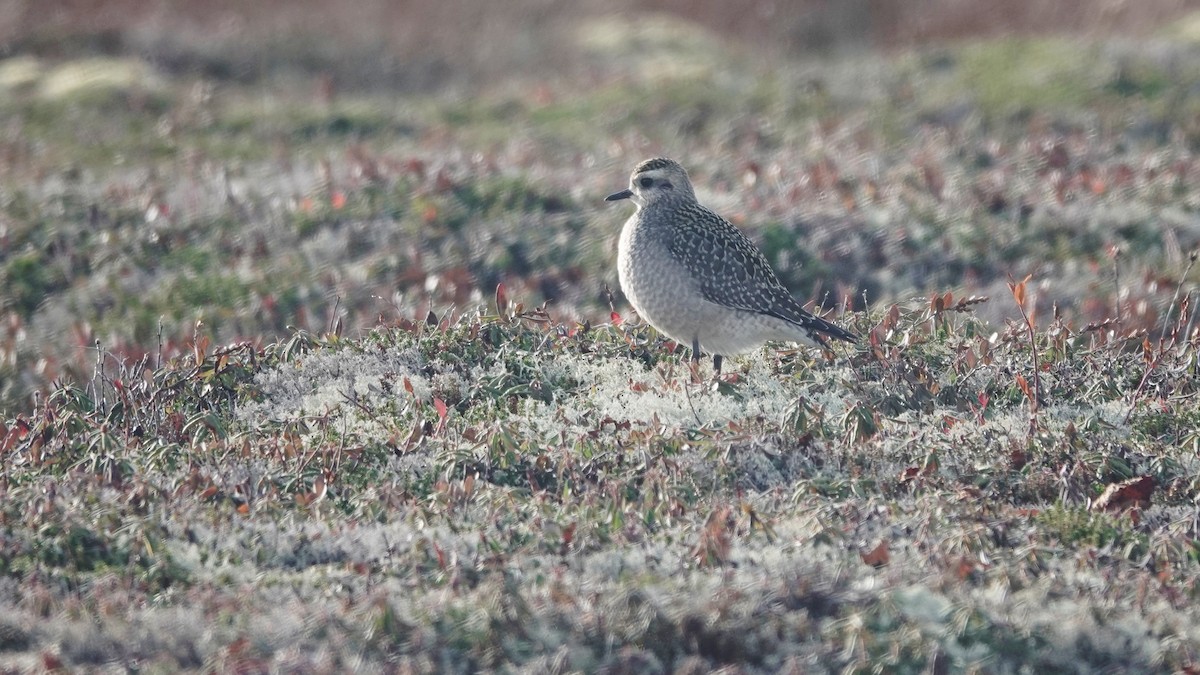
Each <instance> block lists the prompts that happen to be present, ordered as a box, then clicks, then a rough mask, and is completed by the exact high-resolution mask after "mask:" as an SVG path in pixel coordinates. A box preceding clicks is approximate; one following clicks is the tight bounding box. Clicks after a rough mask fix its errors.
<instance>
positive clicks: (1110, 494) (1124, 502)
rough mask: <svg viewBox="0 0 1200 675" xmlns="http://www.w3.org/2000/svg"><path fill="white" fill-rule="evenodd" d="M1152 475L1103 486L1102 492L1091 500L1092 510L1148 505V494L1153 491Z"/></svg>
mask: <svg viewBox="0 0 1200 675" xmlns="http://www.w3.org/2000/svg"><path fill="white" fill-rule="evenodd" d="M1154 488H1155V482H1154V477H1153V476H1141V477H1139V478H1130V479H1129V480H1127V481H1122V482H1120V483H1113V484H1112V485H1109V486H1108V487H1107V488H1105V490H1104V493H1103V494H1101V495H1100V497H1099V498H1098V499H1096V501H1094V502H1092V510H1093V511H1122V510H1124V509H1127V508H1130V507H1135V506H1142V507H1144V506H1149V505H1150V495H1151V494H1153V493H1154Z"/></svg>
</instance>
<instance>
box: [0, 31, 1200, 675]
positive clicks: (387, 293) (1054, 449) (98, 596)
mask: <svg viewBox="0 0 1200 675" xmlns="http://www.w3.org/2000/svg"><path fill="white" fill-rule="evenodd" d="M649 25H651V27H653V24H649ZM601 28H603V26H601ZM588 34H591V35H595V34H598V33H594V32H593V33H588ZM697 36H699V37H697ZM685 38H686V39H685ZM697 40H699V43H700V44H702V45H704V44H710V45H713V50H716V51H719V53H718V56H719V57H720V58H706V59H695V58H689V59H683V60H684V61H687V62H688V63H690V64H691V65H692V66H694V67H691V68H683V69H675V68H670V67H666V66H665V65H664V64H669V63H671V59H672V58H676V59H679V58H681V56H680V54H675V53H674V52H672V49H677V50H681V51H680V53H681V54H683V55H685V56H686V55H693V56H694V54H695V48H696V41H697ZM719 44H720V43H717V42H715V38H713V37H712V36H711V35H709V34H707V33H703V32H699V31H698V32H697V33H695V34H694V35H691V36H690V37H689V36H683V37H679V36H676V37H675V38H672V40H668V41H665V42H656V41H654V40H650V41H648V42H647V41H642V42H638V43H636V44H632V45H622V46H621V48H620V53H619V54H615V55H614V54H611V53H607V52H604V49H605V47H604V45H605V43H604V42H603V41H602V40H600V41H596V40H593V41H591V42H587V43H586V44H585V45H584V47H586V49H584V51H585V52H587V55H586V56H585V57H581V58H584V62H585V63H587V64H590V65H589V68H590V70H587V72H590V73H591V75H590V77H591V78H592V79H590V80H589V79H586V78H585V79H583V80H580V81H563V80H554V81H551V82H549V83H545V82H542V83H532V82H522V81H519V80H514V81H510V82H506V83H503V84H497V85H496V86H494V87H491V88H489V89H487V90H486V91H482V92H475V95H472V96H464V95H462V93H461V92H454V91H441V92H433V93H413V92H411V91H407V92H403V93H396V92H394V91H389V90H386V89H381V90H372V89H369V88H367V89H354V90H350V91H346V92H330V91H326V90H325V88H324V87H323V86H321V83H322V82H323V80H322V79H321V78H319V77H316V78H314V79H315V81H316V85H314V84H313V82H308V81H306V82H303V84H302V85H299V84H297V82H296V80H294V79H282V80H280V81H278V82H272V81H270V80H266V81H257V82H254V83H247V82H245V81H243V80H240V79H237V78H233V77H229V78H222V77H220V76H215V75H213V74H211V73H209V74H208V75H204V76H202V75H198V74H190V75H189V74H181V73H175V72H156V71H155V70H154V69H152V68H149V67H148V66H146V65H145V64H142V63H141V62H139V61H137V60H136V59H135V60H133V62H130V61H127V60H123V59H120V58H111V59H99V60H97V59H90V60H88V61H87V62H86V63H83V64H71V63H70V62H68V63H53V62H45V63H43V62H40V61H30V60H29V59H25V58H23V57H22V58H19V59H18V58H14V59H9V60H7V61H3V62H0V86H4V87H7V88H8V89H7V91H6V94H7V95H6V96H4V97H2V98H0V112H2V113H3V115H4V117H5V119H6V120H7V131H6V132H5V135H4V136H3V137H2V138H0V237H3V240H4V248H3V249H2V250H0V280H2V286H0V287H2V288H3V289H4V290H3V292H2V293H0V312H3V318H4V320H3V323H2V325H0V401H2V402H3V406H4V410H5V411H6V413H5V415H4V417H5V421H4V423H3V425H4V426H3V428H2V429H0V457H2V458H3V466H4V469H3V474H0V575H2V576H0V610H2V611H0V667H3V668H13V669H25V668H36V667H45V668H51V667H54V666H55V665H57V664H61V665H63V666H64V667H67V668H81V669H86V668H101V667H112V666H117V667H126V668H134V667H136V668H139V669H145V670H152V671H163V672H174V671H177V670H183V669H187V670H218V671H224V670H240V671H243V672H249V671H255V670H262V669H277V670H286V671H312V672H341V671H344V670H346V669H349V668H358V669H363V670H388V669H397V670H403V669H405V668H408V669H412V670H417V671H435V670H440V671H477V670H485V669H491V670H520V669H526V670H535V671H553V672H567V671H584V672H591V671H598V670H608V671H609V672H659V671H675V672H700V671H707V670H711V669H715V668H720V667H734V668H740V669H742V670H744V671H748V672H780V671H785V670H788V669H791V670H792V671H794V672H812V671H820V670H862V671H867V670H871V669H873V668H882V669H884V670H889V671H898V672H899V671H903V672H916V671H921V670H925V669H932V670H934V671H935V672H936V671H940V670H943V669H946V668H950V669H954V670H958V669H963V670H970V669H978V670H987V671H993V672H1010V671H1018V670H1020V669H1021V668H1031V669H1033V670H1035V671H1038V672H1052V671H1077V672H1078V671H1089V670H1101V669H1110V670H1120V669H1128V670H1131V671H1148V670H1171V669H1175V670H1183V669H1187V668H1195V667H1196V652H1197V649H1200V634H1198V633H1197V629H1196V626H1197V625H1200V620H1198V619H1200V617H1197V616H1196V610H1195V609H1194V608H1195V606H1196V604H1197V603H1196V600H1197V597H1196V596H1197V592H1198V591H1197V579H1198V578H1200V548H1198V547H1197V543H1196V542H1197V494H1198V493H1200V492H1198V488H1200V485H1198V483H1197V478H1196V476H1197V474H1198V468H1200V467H1197V452H1198V447H1200V432H1197V431H1196V429H1197V427H1198V425H1200V408H1197V405H1196V400H1197V397H1196V393H1197V392H1196V386H1197V384H1196V383H1197V381H1198V380H1197V372H1196V369H1197V351H1196V350H1197V342H1196V339H1197V338H1196V335H1197V332H1196V326H1195V322H1194V317H1195V311H1194V300H1193V292H1194V289H1195V285H1196V281H1197V274H1200V272H1198V271H1197V269H1196V267H1195V266H1194V265H1193V264H1192V263H1193V262H1194V260H1193V259H1192V257H1191V255H1190V254H1191V252H1192V251H1194V250H1196V247H1197V245H1198V243H1200V220H1198V219H1197V216H1196V213H1197V210H1198V209H1200V193H1198V192H1197V189H1196V180H1195V178H1196V171H1197V168H1196V161H1197V160H1196V150H1197V147H1200V129H1198V128H1197V127H1196V126H1195V119H1196V117H1195V114H1194V112H1195V110H1196V109H1197V105H1198V103H1197V101H1198V100H1200V99H1197V97H1196V92H1197V91H1200V88H1198V87H1196V86H1195V85H1196V83H1197V82H1200V68H1194V67H1193V66H1192V65H1191V64H1192V63H1193V62H1194V61H1195V59H1194V56H1195V50H1196V48H1195V47H1194V46H1193V45H1192V44H1191V43H1188V42H1187V41H1185V40H1184V39H1182V38H1179V37H1178V36H1175V37H1171V36H1166V37H1162V38H1157V39H1156V40H1155V41H1154V42H1153V47H1154V48H1153V49H1145V48H1143V45H1141V44H1139V45H1123V44H1121V43H1119V42H1111V41H1108V42H1101V41H1091V42H1087V41H1080V40H1076V39H1068V38H1048V37H1043V38H1037V39H1027V38H1013V39H1005V40H997V41H991V42H986V43H976V44H970V45H959V46H944V47H938V48H931V49H928V50H921V51H916V52H906V53H905V54H902V55H900V56H894V57H883V56H871V55H848V56H846V57H844V58H841V59H833V60H803V59H801V60H794V61H787V62H786V64H785V65H786V67H778V65H779V64H775V65H776V67H772V68H764V67H763V66H762V65H761V63H759V62H758V61H756V59H755V58H753V55H752V53H750V54H748V53H747V50H745V49H742V50H736V49H729V48H727V47H724V46H722V47H718V45H719ZM646 45H650V47H647V46H646ZM663 45H666V47H665V48H663ZM671 45H675V47H671ZM651 47H653V49H654V50H656V51H654V53H652V54H648V55H647V54H645V53H642V52H640V51H638V50H641V49H649V48H651ZM663 49H665V51H663ZM596 50H600V51H599V52H597V51H596ZM673 54H674V56H672V55H673ZM642 57H645V58H642ZM651 57H652V58H651ZM789 58H790V57H789ZM623 59H633V63H635V64H637V65H638V66H639V67H638V68H633V67H632V66H630V65H629V64H628V63H626V61H624V60H623ZM614 64H615V65H614ZM647 64H652V65H656V67H655V68H650V69H646V68H644V67H643V66H646V65H647ZM84 66H86V68H84ZM6 68H7V69H6ZM71 68H74V70H71ZM697 68H698V70H697ZM81 69H82V70H86V72H88V73H92V75H91V76H89V78H85V79H88V81H89V82H90V85H91V86H89V87H72V86H68V85H71V84H72V82H76V81H78V79H79V77H80V76H79V72H82V70H81ZM97 69H101V70H103V72H104V73H105V74H104V76H100V75H97V74H96V73H97V72H98V71H97ZM585 70H586V69H585ZM72 73H74V75H72ZM72 78H75V79H74V80H73V79H72ZM47 82H53V83H55V85H54V86H53V87H50V86H49V85H48V84H46V83H47ZM313 92H316V93H313ZM659 154H666V155H672V156H675V157H676V158H678V159H680V160H681V161H683V162H684V163H685V164H686V165H687V166H688V167H689V169H691V172H692V175H693V178H694V180H695V182H696V184H697V188H698V190H699V192H700V196H701V199H702V200H704V201H705V202H706V203H708V204H710V205H712V206H713V207H714V208H716V209H717V210H718V211H720V212H722V213H724V214H726V215H727V216H729V217H730V218H731V219H732V220H734V221H735V222H736V223H737V224H738V225H739V226H741V227H743V228H744V229H745V230H746V231H747V232H748V233H749V234H750V235H751V236H752V237H753V238H755V240H756V241H757V242H759V243H760V244H761V245H762V247H763V249H764V251H765V252H766V253H767V254H768V256H769V258H770V259H771V261H772V263H773V264H774V265H775V266H776V267H777V269H778V270H779V271H780V274H781V278H782V279H783V280H784V282H785V283H786V284H787V285H789V287H791V288H792V289H793V290H794V291H795V292H796V293H797V295H799V296H800V297H802V298H806V299H807V300H809V301H810V302H811V305H810V306H812V307H814V308H815V309H821V310H824V311H830V312H833V315H834V318H835V319H836V320H837V321H839V322H841V323H844V324H846V325H847V326H849V327H851V328H852V329H854V330H856V331H857V332H859V333H860V334H861V335H863V338H864V339H863V341H862V342H861V343H859V344H858V345H856V346H852V347H851V346H842V347H838V348H836V349H835V350H834V351H833V352H830V353H824V352H821V351H819V350H811V349H790V348H787V347H786V346H781V345H775V346H772V347H769V348H767V349H764V350H761V351H759V352H756V353H754V354H751V355H747V356H744V357H741V358H739V359H735V360H732V361H729V362H728V363H729V365H728V366H727V373H726V375H725V376H724V377H723V378H722V379H721V380H720V381H719V382H714V381H712V380H711V379H709V376H710V375H711V373H710V372H709V371H708V369H707V366H705V367H702V368H701V371H700V373H699V377H698V378H697V377H696V376H695V375H694V374H693V373H692V372H691V371H690V369H689V365H688V361H687V353H686V350H685V349H677V348H673V347H674V346H673V345H670V344H669V343H666V342H664V341H662V340H661V339H660V338H659V337H658V336H657V335H655V334H654V332H653V331H652V330H650V329H648V328H646V327H645V326H642V325H640V324H639V323H638V322H637V321H636V318H635V317H633V316H630V315H629V313H628V312H627V310H626V309H625V305H624V302H623V300H622V298H621V297H620V295H619V292H616V286H617V284H616V274H615V270H614V265H613V257H614V250H615V237H616V232H617V230H618V227H619V224H620V222H621V220H622V219H623V218H624V217H625V216H626V213H625V212H620V211H619V210H617V209H613V208H612V207H611V206H610V205H605V204H603V202H602V201H601V200H602V198H603V196H604V195H605V194H608V193H610V192H612V191H614V190H616V189H618V188H620V187H622V186H623V184H624V182H625V180H626V174H627V171H628V170H629V168H630V167H631V166H632V165H633V164H634V163H635V162H636V161H638V160H640V159H642V158H644V157H647V156H652V155H659ZM1027 274H1032V275H1033V277H1032V278H1031V279H1030V280H1029V281H1028V282H1027V283H1024V284H1021V285H1020V286H1017V287H1016V288H1019V289H1020V293H1018V295H1021V296H1022V297H1021V300H1022V302H1020V303H1018V302H1017V299H1016V298H1015V297H1014V294H1013V293H1012V292H1010V289H1009V286H1008V284H1009V283H1015V280H1016V279H1023V278H1025V277H1026V275H1027ZM498 286H500V287H502V288H503V289H504V290H503V292H502V293H500V294H497V293H496V289H497V287H498ZM610 288H611V289H612V290H613V291H614V293H609V289H610ZM949 291H952V293H951V294H950V295H947V292H949ZM985 295H986V296H989V297H990V299H988V300H986V301H983V300H980V299H979V298H978V297H974V298H972V297H971V296H985ZM539 307H540V308H543V309H535V308H539ZM1022 310H1023V311H1024V312H1026V313H1027V314H1028V315H1029V316H1030V320H1031V322H1032V324H1033V326H1034V328H1035V330H1034V331H1033V332H1032V333H1031V332H1029V331H1028V330H1027V328H1026V324H1025V320H1024V319H1023V318H1022ZM1035 357H1036V358H1035ZM34 391H40V392H42V393H41V394H40V395H39V396H38V397H37V399H36V405H35V404H34V398H33V396H32V395H31V394H32V392H34ZM1113 486H1116V487H1113Z"/></svg>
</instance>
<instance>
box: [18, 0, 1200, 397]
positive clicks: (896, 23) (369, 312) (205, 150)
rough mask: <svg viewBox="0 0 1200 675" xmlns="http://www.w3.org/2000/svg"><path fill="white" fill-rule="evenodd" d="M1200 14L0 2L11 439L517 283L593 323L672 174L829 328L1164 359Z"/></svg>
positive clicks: (973, 0)
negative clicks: (862, 323) (1102, 344)
mask: <svg viewBox="0 0 1200 675" xmlns="http://www.w3.org/2000/svg"><path fill="white" fill-rule="evenodd" d="M1197 10H1200V2H1192V1H1188V2H1185V1H1182V0H1141V1H1139V2H1122V1H1119V0H1117V1H1108V2H1083V1H1079V0H1076V1H1064V2H1053V1H1050V0H1019V1H1012V2H1004V3H998V2H985V1H982V0H921V1H910V2H900V1H899V0H896V1H891V2H889V1H881V0H846V1H841V2H834V1H825V2H822V1H817V0H792V1H784V0H779V1H775V2H768V1H747V2H728V1H716V0H712V1H709V0H699V1H687V0H673V1H672V0H663V1H655V0H640V1H639V2H599V1H598V0H597V1H590V0H585V1H581V2H556V1H552V0H511V1H509V2H504V3H477V2H468V1H466V0H437V1H434V0H410V1H402V2H383V1H382V0H365V1H359V2H316V1H303V0H297V1H293V2H256V3H243V2H235V1H232V0H230V1H197V2H175V1H153V0H121V1H117V0H114V1H111V2H104V1H96V0H79V1H76V2H33V1H32V0H0V411H2V412H5V413H10V412H12V411H17V410H22V409H27V408H28V407H29V406H30V405H31V401H32V399H31V395H32V393H33V392H35V391H39V390H44V389H45V388H46V387H47V386H48V385H49V384H50V383H51V382H53V381H54V380H55V379H58V378H71V379H77V380H86V379H88V378H90V377H91V376H92V374H93V373H94V371H95V369H97V368H104V369H117V368H119V364H121V363H126V364H128V363H136V362H139V360H143V361H144V362H145V363H147V364H148V365H150V366H153V365H155V364H156V363H158V362H159V361H160V360H163V359H169V358H172V357H174V356H178V355H180V354H186V353H188V352H189V351H190V349H191V345H192V344H193V343H194V341H195V340H196V339H197V337H199V336H204V337H206V338H208V339H211V340H212V341H213V342H214V343H218V344H220V343H228V342H232V341H237V340H251V341H254V342H256V343H259V344H263V343H266V342H269V341H273V340H278V339H281V338H284V337H286V336H287V335H289V334H291V333H292V332H293V331H295V330H297V329H300V330H308V331H313V332H323V331H330V330H335V331H341V332H343V334H346V335H357V334H361V333H362V332H363V331H365V330H368V329H370V328H371V327H373V326H376V325H378V324H379V323H380V322H382V323H385V324H386V323H396V322H404V321H413V320H424V319H425V317H426V316H427V315H428V314H429V313H430V312H434V313H435V314H436V315H438V316H445V315H446V314H447V313H450V314H454V313H456V312H465V311H472V310H474V309H476V308H478V307H481V306H485V307H486V306H490V304H489V303H491V302H492V298H493V294H494V292H495V289H496V287H497V285H498V284H501V283H503V284H504V285H505V288H506V290H507V294H508V296H509V297H511V298H512V299H513V300H514V301H518V302H522V303H524V304H526V306H536V305H541V304H542V303H546V304H547V307H548V310H549V311H550V314H551V315H552V316H553V317H554V318H555V319H557V320H560V321H564V322H575V321H579V322H582V321H585V320H590V321H593V322H598V321H607V320H608V317H609V313H610V311H613V310H616V311H617V312H619V313H627V312H628V310H627V305H626V304H625V303H624V300H623V298H622V297H621V296H620V293H619V289H618V288H617V283H616V272H615V267H614V264H615V263H614V260H615V241H616V234H617V232H618V231H619V228H620V225H621V223H622V221H623V220H624V219H625V218H626V217H627V216H628V215H629V213H628V208H625V207H624V206H622V205H617V206H613V205H606V204H604V203H603V202H602V201H601V200H602V199H603V196H604V195H606V194H608V193H610V192H613V191H615V190H617V189H620V188H621V187H623V186H624V185H625V183H626V181H627V175H628V172H629V170H630V169H631V168H632V167H633V165H634V164H635V163H636V162H638V161H640V160H642V159H645V158H647V157H651V156H656V155H668V156H672V157H675V158H676V159H678V160H680V161H681V162H683V163H684V164H685V166H687V167H688V168H689V170H690V171H691V172H692V174H693V180H694V182H696V184H697V187H698V192H699V195H700V198H701V200H702V201H704V202H705V203H707V204H708V205H710V206H712V207H713V208H715V209H716V210H718V211H719V212H721V213H723V214H724V215H726V216H727V217H729V218H730V219H731V220H733V221H734V222H735V223H737V224H738V225H739V226H741V227H742V228H743V229H744V230H745V231H746V232H747V233H748V234H749V235H750V236H751V237H752V238H754V239H755V241H756V242H758V243H759V245H760V246H761V247H762V248H763V250H764V252H765V253H766V254H767V256H768V257H769V258H770V259H771V261H772V263H773V264H774V265H775V266H776V268H777V269H778V270H779V271H780V273H781V276H782V278H783V280H784V281H785V283H787V284H788V286H789V287H790V288H791V289H792V290H793V292H794V293H796V294H797V296H798V297H801V298H804V299H806V300H807V301H810V302H811V303H812V304H813V305H814V306H817V307H819V308H823V309H828V310H838V309H839V308H843V307H844V308H848V309H850V310H853V311H862V310H865V309H874V310H876V311H878V310H880V309H884V308H886V306H887V304H888V303H892V302H901V301H904V302H907V301H914V300H912V299H913V298H918V297H927V296H929V295H930V294H933V293H938V294H942V293H946V292H952V293H953V294H954V297H955V298H961V297H965V296H968V295H987V296H990V297H991V300H990V301H989V302H988V303H985V304H983V305H979V306H978V307H977V308H976V311H978V312H979V313H980V314H982V315H983V316H985V317H986V318H988V319H989V320H992V321H994V322H995V324H996V325H997V327H998V328H1002V327H1003V322H1004V321H1005V319H1006V318H1009V317H1011V316H1013V315H1015V313H1016V307H1015V305H1014V304H1013V302H1012V299H1011V297H1010V296H1008V295H1007V287H1006V283H1007V282H1008V280H1009V278H1010V277H1012V278H1016V279H1021V278H1023V277H1025V276H1026V275H1032V276H1031V278H1032V280H1033V281H1032V282H1031V283H1032V284H1033V285H1032V288H1034V289H1035V292H1034V305H1035V306H1036V308H1037V313H1038V320H1039V322H1040V323H1041V324H1042V325H1047V324H1049V322H1050V321H1051V320H1052V319H1053V317H1054V316H1060V317H1062V320H1063V321H1067V322H1070V325H1071V326H1072V327H1073V328H1074V329H1075V330H1081V329H1084V328H1086V327H1087V326H1088V325H1089V324H1091V325H1093V326H1094V325H1096V324H1099V323H1101V322H1104V321H1106V320H1109V321H1117V320H1119V323H1116V324H1112V325H1110V326H1109V329H1111V330H1112V331H1114V334H1116V332H1120V333H1121V334H1133V333H1136V332H1137V331H1143V332H1149V331H1153V330H1155V329H1156V328H1160V327H1161V326H1162V325H1163V324H1164V322H1165V321H1166V320H1167V319H1168V318H1171V317H1168V316H1167V312H1168V311H1173V310H1172V308H1174V307H1175V305H1173V304H1172V303H1173V302H1174V303H1177V302H1178V300H1179V298H1180V297H1186V296H1187V294H1188V293H1190V291H1191V289H1192V288H1193V287H1194V285H1195V282H1196V281H1197V278H1198V276H1197V274H1196V272H1195V270H1194V269H1193V267H1192V265H1191V263H1192V262H1193V260H1192V253H1193V252H1194V251H1195V250H1196V247H1197V243H1198V242H1200V217H1198V216H1197V212H1198V210H1200V195H1198V194H1197V189H1196V185H1197V180H1196V179H1197V175H1196V167H1195V160H1196V157H1195V153H1196V149H1197V147H1200V14H1197V13H1196V12H1197ZM609 289H611V290H612V294H611V295H610V294H609V292H608V291H609ZM1174 318H1175V319H1177V318H1178V315H1176V317H1174ZM1189 330H1190V325H1189Z"/></svg>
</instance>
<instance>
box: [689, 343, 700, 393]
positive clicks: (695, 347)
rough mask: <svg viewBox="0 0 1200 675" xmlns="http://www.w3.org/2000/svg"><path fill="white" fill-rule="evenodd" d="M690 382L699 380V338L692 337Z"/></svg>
mask: <svg viewBox="0 0 1200 675" xmlns="http://www.w3.org/2000/svg"><path fill="white" fill-rule="evenodd" d="M690 365H691V371H692V382H700V381H701V379H700V338H698V337H694V338H692V358H691V364H690Z"/></svg>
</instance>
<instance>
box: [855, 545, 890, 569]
mask: <svg viewBox="0 0 1200 675" xmlns="http://www.w3.org/2000/svg"><path fill="white" fill-rule="evenodd" d="M859 555H861V556H862V561H863V562H864V563H866V564H868V565H870V566H871V567H883V566H884V565H887V564H888V561H889V560H891V557H892V556H891V553H890V552H889V551H888V545H887V542H886V541H881V542H879V545H878V546H876V547H875V548H873V549H871V550H870V551H867V552H866V553H860V554H859Z"/></svg>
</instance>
